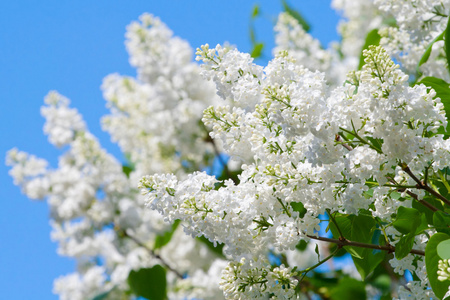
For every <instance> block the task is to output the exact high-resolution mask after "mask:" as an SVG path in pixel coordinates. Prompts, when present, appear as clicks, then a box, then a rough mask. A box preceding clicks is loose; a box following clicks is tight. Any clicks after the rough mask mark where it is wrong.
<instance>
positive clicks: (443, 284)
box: [425, 232, 450, 299]
mask: <svg viewBox="0 0 450 300" xmlns="http://www.w3.org/2000/svg"><path fill="white" fill-rule="evenodd" d="M448 239H450V236H449V235H448V234H445V233H441V232H438V233H436V234H434V235H433V236H431V238H430V240H429V241H428V243H427V247H426V248H425V265H426V267H427V275H428V279H429V281H430V285H431V288H432V289H433V292H434V294H435V295H436V296H437V297H438V298H439V299H442V297H444V295H445V293H447V291H448V287H449V285H450V281H448V280H446V281H439V280H438V279H437V277H438V275H437V270H438V261H439V260H440V259H441V258H440V257H439V255H438V253H437V246H438V245H439V244H440V243H441V242H442V241H445V240H448Z"/></svg>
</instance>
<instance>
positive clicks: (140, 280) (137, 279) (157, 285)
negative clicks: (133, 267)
mask: <svg viewBox="0 0 450 300" xmlns="http://www.w3.org/2000/svg"><path fill="white" fill-rule="evenodd" d="M128 284H129V285H130V288H131V290H132V292H133V293H134V294H135V295H136V296H138V297H143V298H146V299H149V300H164V299H167V295H166V285H167V282H166V270H165V269H164V268H163V267H161V266H160V265H155V266H153V267H152V268H145V269H140V270H138V271H131V272H130V274H129V275H128Z"/></svg>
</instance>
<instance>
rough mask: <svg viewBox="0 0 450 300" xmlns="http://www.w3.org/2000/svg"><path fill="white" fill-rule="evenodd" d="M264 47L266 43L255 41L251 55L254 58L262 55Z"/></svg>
mask: <svg viewBox="0 0 450 300" xmlns="http://www.w3.org/2000/svg"><path fill="white" fill-rule="evenodd" d="M263 48H264V43H255V44H254V45H253V48H252V51H251V52H250V55H251V56H252V57H253V58H258V57H261V55H262V50H263Z"/></svg>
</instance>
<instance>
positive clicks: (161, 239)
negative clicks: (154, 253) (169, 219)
mask: <svg viewBox="0 0 450 300" xmlns="http://www.w3.org/2000/svg"><path fill="white" fill-rule="evenodd" d="M178 224H180V220H175V222H174V223H173V224H172V228H171V229H170V230H169V231H166V232H164V234H161V235H158V236H157V237H156V239H155V245H154V246H153V249H159V248H162V247H164V246H165V245H167V244H168V243H169V242H170V240H171V239H172V236H173V233H174V232H175V230H176V229H177V227H178Z"/></svg>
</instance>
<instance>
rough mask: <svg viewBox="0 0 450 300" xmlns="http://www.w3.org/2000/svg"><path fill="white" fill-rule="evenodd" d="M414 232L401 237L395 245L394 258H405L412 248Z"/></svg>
mask: <svg viewBox="0 0 450 300" xmlns="http://www.w3.org/2000/svg"><path fill="white" fill-rule="evenodd" d="M415 236H416V234H415V231H414V232H411V233H409V234H407V235H404V236H402V238H401V239H400V241H398V243H397V244H395V258H397V259H402V258H404V257H406V256H407V255H408V254H409V252H410V251H411V250H412V248H413V246H414V237H415Z"/></svg>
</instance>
